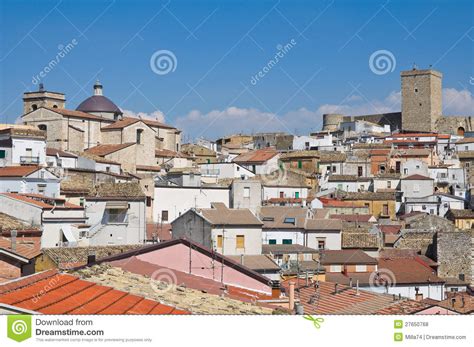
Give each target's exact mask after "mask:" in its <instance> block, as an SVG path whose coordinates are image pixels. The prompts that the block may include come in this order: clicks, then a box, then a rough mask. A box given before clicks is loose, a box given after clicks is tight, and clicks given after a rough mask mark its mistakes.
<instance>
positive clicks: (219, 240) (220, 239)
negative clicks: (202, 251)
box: [217, 235, 223, 248]
mask: <svg viewBox="0 0 474 347" xmlns="http://www.w3.org/2000/svg"><path fill="white" fill-rule="evenodd" d="M222 240H223V237H222V235H217V248H222Z"/></svg>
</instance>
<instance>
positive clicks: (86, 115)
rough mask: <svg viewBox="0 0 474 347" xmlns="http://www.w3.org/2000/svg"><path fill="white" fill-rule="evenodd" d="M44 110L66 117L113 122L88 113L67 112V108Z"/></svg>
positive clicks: (48, 108)
mask: <svg viewBox="0 0 474 347" xmlns="http://www.w3.org/2000/svg"><path fill="white" fill-rule="evenodd" d="M42 108H45V109H47V110H50V111H53V112H55V113H59V114H60V115H62V116H66V117H73V118H82V119H91V120H100V121H104V122H113V120H111V119H107V118H103V117H100V116H96V115H94V114H90V113H86V112H82V111H75V110H67V109H65V108H50V107H42Z"/></svg>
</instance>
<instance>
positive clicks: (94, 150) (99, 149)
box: [85, 142, 135, 157]
mask: <svg viewBox="0 0 474 347" xmlns="http://www.w3.org/2000/svg"><path fill="white" fill-rule="evenodd" d="M134 144H135V143H133V142H128V143H122V144H108V145H98V146H95V147H91V148H89V149H87V150H86V151H85V153H90V154H94V155H98V156H101V157H102V156H105V155H109V154H112V153H114V152H117V151H120V150H121V149H124V148H127V147H130V146H132V145H134Z"/></svg>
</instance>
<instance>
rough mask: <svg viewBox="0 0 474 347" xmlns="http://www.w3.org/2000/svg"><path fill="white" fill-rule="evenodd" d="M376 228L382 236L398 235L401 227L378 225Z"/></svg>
mask: <svg viewBox="0 0 474 347" xmlns="http://www.w3.org/2000/svg"><path fill="white" fill-rule="evenodd" d="M378 228H379V229H380V231H382V232H383V233H384V234H398V233H399V232H400V229H401V228H402V226H401V225H379V226H378Z"/></svg>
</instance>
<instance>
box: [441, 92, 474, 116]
mask: <svg viewBox="0 0 474 347" xmlns="http://www.w3.org/2000/svg"><path fill="white" fill-rule="evenodd" d="M443 114H445V115H461V116H462V115H465V116H473V115H474V97H473V95H472V93H471V92H470V91H469V90H467V89H464V90H456V89H454V88H445V89H443Z"/></svg>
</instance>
